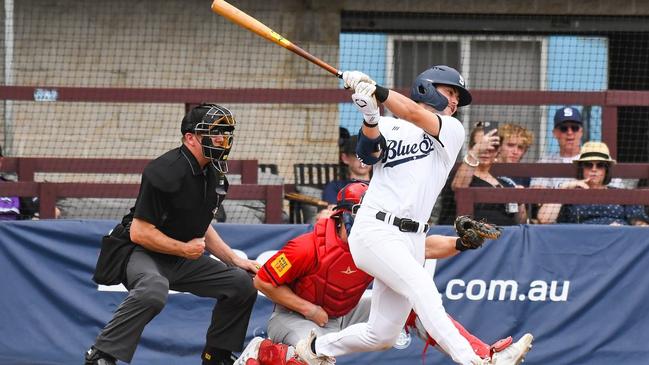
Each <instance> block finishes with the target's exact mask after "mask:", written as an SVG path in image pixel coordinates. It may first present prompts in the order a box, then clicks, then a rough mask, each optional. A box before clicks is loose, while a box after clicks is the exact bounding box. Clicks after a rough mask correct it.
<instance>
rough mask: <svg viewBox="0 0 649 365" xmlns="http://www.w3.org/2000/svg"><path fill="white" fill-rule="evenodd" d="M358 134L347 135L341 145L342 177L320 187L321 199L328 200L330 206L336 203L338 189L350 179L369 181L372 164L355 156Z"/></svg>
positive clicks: (350, 180)
mask: <svg viewBox="0 0 649 365" xmlns="http://www.w3.org/2000/svg"><path fill="white" fill-rule="evenodd" d="M357 141H358V136H356V135H353V136H351V137H349V139H347V140H346V141H345V143H344V144H343V146H342V147H341V151H340V161H341V162H342V164H343V172H344V174H345V176H344V177H343V179H338V180H333V181H330V182H328V183H327V184H326V185H325V186H324V188H323V189H322V200H324V201H326V202H328V203H329V204H330V205H331V206H332V207H333V206H334V205H336V196H338V192H339V191H340V189H342V188H343V187H345V186H346V185H347V184H349V183H350V182H352V181H359V180H360V181H369V180H370V174H371V171H372V166H368V165H365V164H363V163H362V162H361V161H360V160H359V159H358V157H356V143H357Z"/></svg>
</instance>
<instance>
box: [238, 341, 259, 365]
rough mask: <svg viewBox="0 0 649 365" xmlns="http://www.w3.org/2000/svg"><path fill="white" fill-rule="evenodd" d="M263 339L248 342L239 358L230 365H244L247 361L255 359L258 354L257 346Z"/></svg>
mask: <svg viewBox="0 0 649 365" xmlns="http://www.w3.org/2000/svg"><path fill="white" fill-rule="evenodd" d="M263 340H264V339H263V338H261V337H255V338H253V339H252V340H250V343H248V346H246V348H245V349H243V351H242V352H241V356H239V358H238V359H237V360H236V361H235V362H234V363H233V364H232V365H245V364H246V361H248V359H257V354H258V353H259V345H261V342H262V341H263Z"/></svg>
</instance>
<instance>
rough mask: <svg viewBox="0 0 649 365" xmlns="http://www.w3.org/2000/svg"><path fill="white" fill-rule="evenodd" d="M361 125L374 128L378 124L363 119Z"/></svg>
mask: <svg viewBox="0 0 649 365" xmlns="http://www.w3.org/2000/svg"><path fill="white" fill-rule="evenodd" d="M363 125H364V126H366V127H367V128H376V127H378V126H379V123H374V124H370V123H368V122H366V121H363Z"/></svg>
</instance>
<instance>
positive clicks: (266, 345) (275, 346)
mask: <svg viewBox="0 0 649 365" xmlns="http://www.w3.org/2000/svg"><path fill="white" fill-rule="evenodd" d="M288 350H289V348H288V345H285V344H283V343H273V342H272V341H271V340H269V339H265V340H263V341H261V343H260V344H259V352H258V353H257V360H254V359H248V361H251V360H253V361H256V362H255V363H250V364H248V363H247V362H246V365H306V363H305V362H303V361H301V360H299V359H297V358H295V357H293V356H291V358H289V359H287V358H286V357H287V356H288Z"/></svg>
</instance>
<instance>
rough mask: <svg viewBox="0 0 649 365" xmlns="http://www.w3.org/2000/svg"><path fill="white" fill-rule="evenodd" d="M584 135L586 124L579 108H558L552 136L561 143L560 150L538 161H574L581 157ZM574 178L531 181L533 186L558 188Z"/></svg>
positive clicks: (542, 178) (545, 178)
mask: <svg viewBox="0 0 649 365" xmlns="http://www.w3.org/2000/svg"><path fill="white" fill-rule="evenodd" d="M583 135H584V125H583V122H582V119H581V113H580V112H579V110H578V109H577V108H573V107H569V106H565V107H561V108H559V109H557V111H556V113H555V114H554V129H553V130H552V136H554V138H555V139H556V140H557V143H558V144H559V152H558V153H551V154H547V155H545V156H543V157H541V159H540V160H539V161H538V162H544V163H550V162H552V163H572V161H573V160H575V159H576V158H578V157H579V148H580V146H581V139H582V137H583ZM570 180H572V179H571V178H567V177H553V178H549V177H539V178H534V179H532V181H531V182H530V186H531V187H533V188H556V187H558V186H559V184H561V183H564V182H568V181H570Z"/></svg>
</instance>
